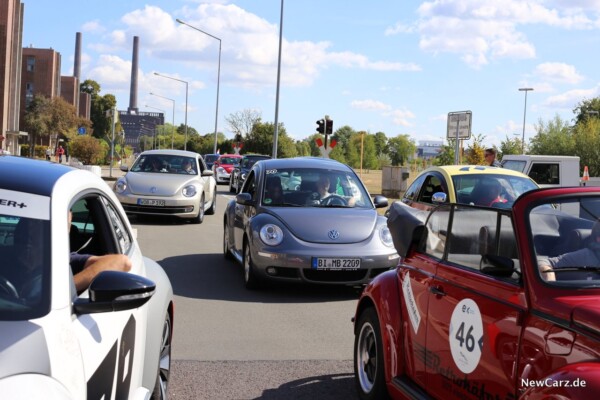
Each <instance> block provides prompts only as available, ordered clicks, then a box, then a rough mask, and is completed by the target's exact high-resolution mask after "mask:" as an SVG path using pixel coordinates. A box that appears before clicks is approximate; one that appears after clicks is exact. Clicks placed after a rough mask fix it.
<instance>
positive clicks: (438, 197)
mask: <svg viewBox="0 0 600 400" xmlns="http://www.w3.org/2000/svg"><path fill="white" fill-rule="evenodd" d="M447 198H448V195H446V193H444V192H436V193H434V194H433V196H431V202H432V203H435V204H440V203H445V202H446V199H447Z"/></svg>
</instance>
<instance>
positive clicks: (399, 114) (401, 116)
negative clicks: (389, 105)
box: [383, 109, 415, 127]
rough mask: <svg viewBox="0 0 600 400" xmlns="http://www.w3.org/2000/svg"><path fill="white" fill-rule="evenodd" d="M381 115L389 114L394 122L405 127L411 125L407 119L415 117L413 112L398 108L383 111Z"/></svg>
mask: <svg viewBox="0 0 600 400" xmlns="http://www.w3.org/2000/svg"><path fill="white" fill-rule="evenodd" d="M383 115H385V116H390V117H391V118H392V121H393V123H394V124H396V125H400V126H405V127H408V126H412V123H411V122H410V121H409V119H414V118H415V114H413V113H412V112H411V111H409V110H400V109H397V110H393V111H391V112H384V113H383Z"/></svg>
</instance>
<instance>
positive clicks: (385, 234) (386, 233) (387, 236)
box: [379, 225, 394, 247]
mask: <svg viewBox="0 0 600 400" xmlns="http://www.w3.org/2000/svg"><path fill="white" fill-rule="evenodd" d="M379 238H380V239H381V241H382V242H383V244H385V245H386V246H388V247H392V246H393V245H394V241H393V240H392V233H391V232H390V228H388V227H387V226H385V225H382V226H381V228H379Z"/></svg>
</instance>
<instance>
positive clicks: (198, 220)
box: [193, 193, 204, 224]
mask: <svg viewBox="0 0 600 400" xmlns="http://www.w3.org/2000/svg"><path fill="white" fill-rule="evenodd" d="M202 221H204V193H202V197H201V198H200V204H199V205H198V215H197V216H196V217H195V218H193V222H194V223H195V224H201V223H202Z"/></svg>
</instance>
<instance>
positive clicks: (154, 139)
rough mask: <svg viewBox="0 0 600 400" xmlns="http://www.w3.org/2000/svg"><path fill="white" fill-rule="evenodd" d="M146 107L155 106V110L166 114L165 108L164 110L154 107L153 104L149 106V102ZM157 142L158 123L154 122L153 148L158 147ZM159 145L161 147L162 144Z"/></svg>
mask: <svg viewBox="0 0 600 400" xmlns="http://www.w3.org/2000/svg"><path fill="white" fill-rule="evenodd" d="M146 107H147V108H153V109H155V110H158V111H160V112H162V113H163V115H164V114H165V110H162V109H160V108H156V107H152V106H149V105H148V104H146ZM155 143H156V124H154V136H153V139H152V148H154V147H156V144H155ZM158 147H159V148H160V144H159V146H158Z"/></svg>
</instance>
